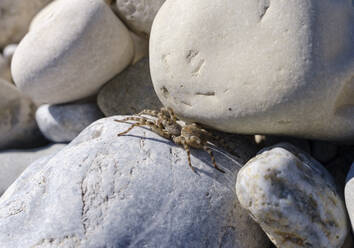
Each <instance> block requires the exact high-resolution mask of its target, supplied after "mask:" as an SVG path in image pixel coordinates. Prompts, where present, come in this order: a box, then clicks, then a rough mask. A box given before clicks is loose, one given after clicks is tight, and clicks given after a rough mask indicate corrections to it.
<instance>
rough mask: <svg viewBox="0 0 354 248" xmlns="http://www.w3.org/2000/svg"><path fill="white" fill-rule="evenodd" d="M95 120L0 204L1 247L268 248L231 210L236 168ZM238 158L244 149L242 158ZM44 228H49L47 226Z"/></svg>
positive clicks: (243, 215)
mask: <svg viewBox="0 0 354 248" xmlns="http://www.w3.org/2000/svg"><path fill="white" fill-rule="evenodd" d="M120 118H122V116H115V117H112V118H106V119H101V120H99V121H97V122H95V123H93V124H92V125H91V126H89V127H88V128H86V129H85V130H84V131H83V132H82V133H81V134H80V135H79V136H78V137H77V138H76V139H75V140H73V141H72V142H71V143H70V144H69V145H68V146H66V147H65V148H64V149H63V150H61V151H59V152H58V153H57V154H56V155H55V156H53V157H51V158H47V159H42V160H40V161H38V162H35V163H33V164H32V165H31V166H30V167H29V168H27V169H26V170H25V172H24V173H23V174H22V175H21V177H20V178H19V179H17V181H16V182H15V183H14V184H12V185H11V186H10V188H9V189H8V190H7V191H6V192H5V193H4V195H3V196H2V197H1V199H0V246H1V247H25V248H26V247H33V246H35V247H36V246H37V247H47V246H55V247H85V248H86V247H87V248H91V247H92V248H93V247H143V246H144V247H220V246H221V247H236V248H240V247H244V248H250V247H252V248H258V247H259V248H264V247H267V246H268V245H269V244H268V241H267V239H266V238H265V236H264V233H262V231H261V229H260V228H259V227H258V225H256V224H255V223H254V222H253V221H252V220H251V219H250V217H249V216H248V214H247V212H246V211H245V210H243V209H242V208H241V206H240V205H239V203H238V202H237V198H236V194H235V191H234V183H235V180H236V174H237V171H238V169H239V167H238V166H239V165H240V164H239V163H238V162H237V161H235V160H230V159H229V158H228V157H225V156H223V155H220V154H219V153H218V154H216V161H217V162H218V163H219V165H220V166H221V167H222V168H223V169H224V170H225V171H226V173H225V174H223V173H220V172H219V171H217V170H215V169H214V168H213V166H212V164H211V162H210V158H209V155H208V154H207V153H206V152H204V151H199V150H192V163H193V165H194V167H195V168H196V170H197V173H194V172H193V171H192V170H191V169H190V168H189V166H188V162H187V157H186V153H185V151H184V150H183V149H182V148H180V147H177V146H175V145H173V144H172V143H171V142H169V141H168V140H165V139H163V138H161V137H160V136H158V135H156V134H154V133H152V132H150V131H148V130H147V129H144V128H136V129H133V130H132V131H131V132H130V133H129V134H128V135H125V136H121V137H117V133H119V132H122V131H124V130H126V129H127V128H128V127H129V124H124V123H120V124H118V123H117V122H115V121H114V119H120ZM240 149H242V148H240ZM44 220H45V221H44Z"/></svg>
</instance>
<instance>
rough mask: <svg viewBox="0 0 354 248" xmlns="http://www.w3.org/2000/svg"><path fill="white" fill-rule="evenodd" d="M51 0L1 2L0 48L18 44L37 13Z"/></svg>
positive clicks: (2, 0)
mask: <svg viewBox="0 0 354 248" xmlns="http://www.w3.org/2000/svg"><path fill="white" fill-rule="evenodd" d="M51 1H52V0H25V1H24V0H1V1H0V34H1V35H0V47H5V46H6V45H7V44H9V43H13V42H19V41H20V40H21V39H22V37H23V36H24V35H25V34H26V33H27V31H28V27H29V24H30V22H31V20H32V18H33V17H34V16H35V14H36V13H37V12H39V11H40V10H41V9H42V8H43V7H45V6H46V5H47V4H48V3H50V2H51Z"/></svg>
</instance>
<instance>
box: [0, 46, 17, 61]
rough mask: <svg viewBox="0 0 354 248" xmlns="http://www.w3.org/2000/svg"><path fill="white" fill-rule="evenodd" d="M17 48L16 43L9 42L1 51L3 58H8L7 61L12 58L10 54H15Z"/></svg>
mask: <svg viewBox="0 0 354 248" xmlns="http://www.w3.org/2000/svg"><path fill="white" fill-rule="evenodd" d="M16 48H17V44H9V45H7V46H6V47H5V48H4V51H3V52H2V53H3V55H4V58H5V59H8V60H9V61H11V60H12V56H13V55H14V54H15V51H16Z"/></svg>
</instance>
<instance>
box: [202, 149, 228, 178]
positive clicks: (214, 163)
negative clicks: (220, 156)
mask: <svg viewBox="0 0 354 248" xmlns="http://www.w3.org/2000/svg"><path fill="white" fill-rule="evenodd" d="M203 149H204V151H206V152H207V153H209V155H210V158H211V162H212V163H213V165H214V168H215V169H217V170H218V171H220V172H222V173H225V171H224V170H222V169H220V168H219V167H218V166H217V165H216V162H215V157H214V154H213V152H212V151H211V149H210V148H209V147H207V146H204V147H203Z"/></svg>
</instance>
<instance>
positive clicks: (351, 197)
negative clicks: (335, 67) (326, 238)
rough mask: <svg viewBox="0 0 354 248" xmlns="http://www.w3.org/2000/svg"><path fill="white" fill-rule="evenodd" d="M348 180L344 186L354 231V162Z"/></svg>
mask: <svg viewBox="0 0 354 248" xmlns="http://www.w3.org/2000/svg"><path fill="white" fill-rule="evenodd" d="M346 181H347V182H346V184H345V188H344V195H345V204H346V206H347V210H348V214H349V217H350V221H351V223H352V230H353V231H354V163H353V164H352V166H351V168H350V171H349V173H348V175H347V180H346Z"/></svg>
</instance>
